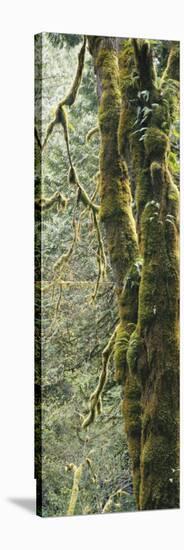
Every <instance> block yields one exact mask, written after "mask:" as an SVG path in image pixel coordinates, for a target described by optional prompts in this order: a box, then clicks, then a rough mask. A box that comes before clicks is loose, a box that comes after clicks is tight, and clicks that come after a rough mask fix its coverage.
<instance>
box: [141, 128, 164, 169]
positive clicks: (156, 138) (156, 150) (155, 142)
mask: <svg viewBox="0 0 184 550" xmlns="http://www.w3.org/2000/svg"><path fill="white" fill-rule="evenodd" d="M144 146H145V153H146V155H147V157H149V158H150V159H151V160H152V159H153V160H154V161H163V160H164V159H165V155H166V153H167V152H168V150H169V140H168V138H167V136H166V134H165V133H164V132H162V130H159V129H158V128H154V127H153V128H152V127H150V128H148V130H147V132H146V134H145V138H144Z"/></svg>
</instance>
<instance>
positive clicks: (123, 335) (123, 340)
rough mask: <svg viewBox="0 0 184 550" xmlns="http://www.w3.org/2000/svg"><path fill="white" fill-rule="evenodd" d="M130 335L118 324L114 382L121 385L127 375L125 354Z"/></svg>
mask: <svg viewBox="0 0 184 550" xmlns="http://www.w3.org/2000/svg"><path fill="white" fill-rule="evenodd" d="M129 338H130V334H129V333H128V332H127V331H126V330H125V328H124V326H123V325H122V324H121V323H120V324H119V326H118V329H117V333H116V340H115V345H114V365H115V380H116V381H117V382H119V383H121V384H123V383H124V382H125V379H126V374H127V363H126V352H127V348H128V342H129Z"/></svg>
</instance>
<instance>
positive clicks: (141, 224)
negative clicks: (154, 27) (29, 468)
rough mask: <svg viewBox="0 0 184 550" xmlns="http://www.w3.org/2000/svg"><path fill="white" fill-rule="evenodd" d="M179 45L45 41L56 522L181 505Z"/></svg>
mask: <svg viewBox="0 0 184 550" xmlns="http://www.w3.org/2000/svg"><path fill="white" fill-rule="evenodd" d="M178 215H179V43H178V42H173V41H161V40H145V39H128V38H112V37H103V36H87V37H86V36H84V37H83V36H80V35H63V34H62V35H61V34H57V33H53V34H52V33H44V34H40V35H36V37H35V410H36V413H35V477H36V479H37V497H38V498H37V512H38V514H40V515H43V516H61V515H79V514H96V513H101V514H104V513H110V512H126V511H135V510H156V509H157V510H158V509H167V508H178V507H179V349H178V348H179V329H178V322H179V312H178V303H179V259H178V255H179V219H178Z"/></svg>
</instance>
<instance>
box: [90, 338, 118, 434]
mask: <svg viewBox="0 0 184 550" xmlns="http://www.w3.org/2000/svg"><path fill="white" fill-rule="evenodd" d="M116 330H117V328H115V331H114V332H113V334H112V335H111V337H110V340H109V342H108V344H107V346H106V347H105V349H104V350H103V353H102V370H101V373H100V377H99V381H98V384H97V387H96V389H95V391H94V392H93V393H92V394H91V396H90V411H89V414H88V416H87V417H86V418H85V419H84V422H83V424H82V428H87V427H88V426H89V425H90V424H91V423H92V422H93V421H94V419H95V415H96V413H97V414H100V413H101V408H102V403H101V395H102V391H103V389H104V386H105V384H106V381H107V376H108V364H109V360H110V357H111V354H112V352H113V346H114V342H115V336H116Z"/></svg>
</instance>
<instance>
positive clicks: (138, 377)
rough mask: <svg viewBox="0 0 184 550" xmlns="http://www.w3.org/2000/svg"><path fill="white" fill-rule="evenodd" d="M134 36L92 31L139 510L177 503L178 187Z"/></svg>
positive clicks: (119, 357) (118, 357)
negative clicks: (110, 36)
mask: <svg viewBox="0 0 184 550" xmlns="http://www.w3.org/2000/svg"><path fill="white" fill-rule="evenodd" d="M132 42H133V43H131V42H130V41H129V40H122V41H117V39H114V40H113V39H108V38H99V37H98V38H97V37H89V38H88V44H89V49H90V52H91V54H92V56H93V60H94V68H95V73H96V76H97V83H98V97H99V126H100V135H101V148H100V174H101V207H100V208H101V221H102V222H103V223H104V226H105V230H106V235H107V243H108V248H109V254H110V260H111V265H112V269H113V273H114V279H115V283H116V292H117V297H118V303H119V314H120V324H119V326H118V329H117V334H116V342H115V348H114V359H115V365H116V375H117V380H118V381H119V382H121V383H122V385H123V388H124V395H123V405H122V407H123V414H124V419H125V429H126V433H127V439H128V445H129V452H130V457H131V460H132V470H133V484H134V493H135V497H136V501H137V508H138V509H160V508H173V507H177V506H178V505H179V489H178V479H177V477H178V476H177V472H178V437H179V435H178V411H179V403H178V399H179V398H178V387H179V384H178V311H177V303H178V292H179V291H178V286H179V283H178V226H177V215H178V191H177V188H176V185H175V184H174V182H173V180H172V177H171V174H170V172H169V169H168V154H169V132H170V124H171V120H172V115H171V110H172V109H171V107H170V105H169V104H167V103H166V101H164V96H163V91H162V90H161V89H160V90H159V88H158V86H157V83H156V75H155V72H154V66H153V62H152V55H151V51H150V47H149V44H148V43H147V42H145V41H140V42H138V41H132ZM173 57H174V52H172V54H170V61H169V60H168V66H167V68H166V71H165V75H163V81H164V79H165V78H166V77H167V76H168V74H169V71H171V70H173ZM136 119H137V120H136ZM135 121H136V130H135ZM127 166H128V169H129V173H130V175H131V180H132V191H133V194H134V195H135V202H136V217H137V231H136V229H135V222H134V217H133V215H132V195H131V188H130V183H129V178H128V171H127Z"/></svg>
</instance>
